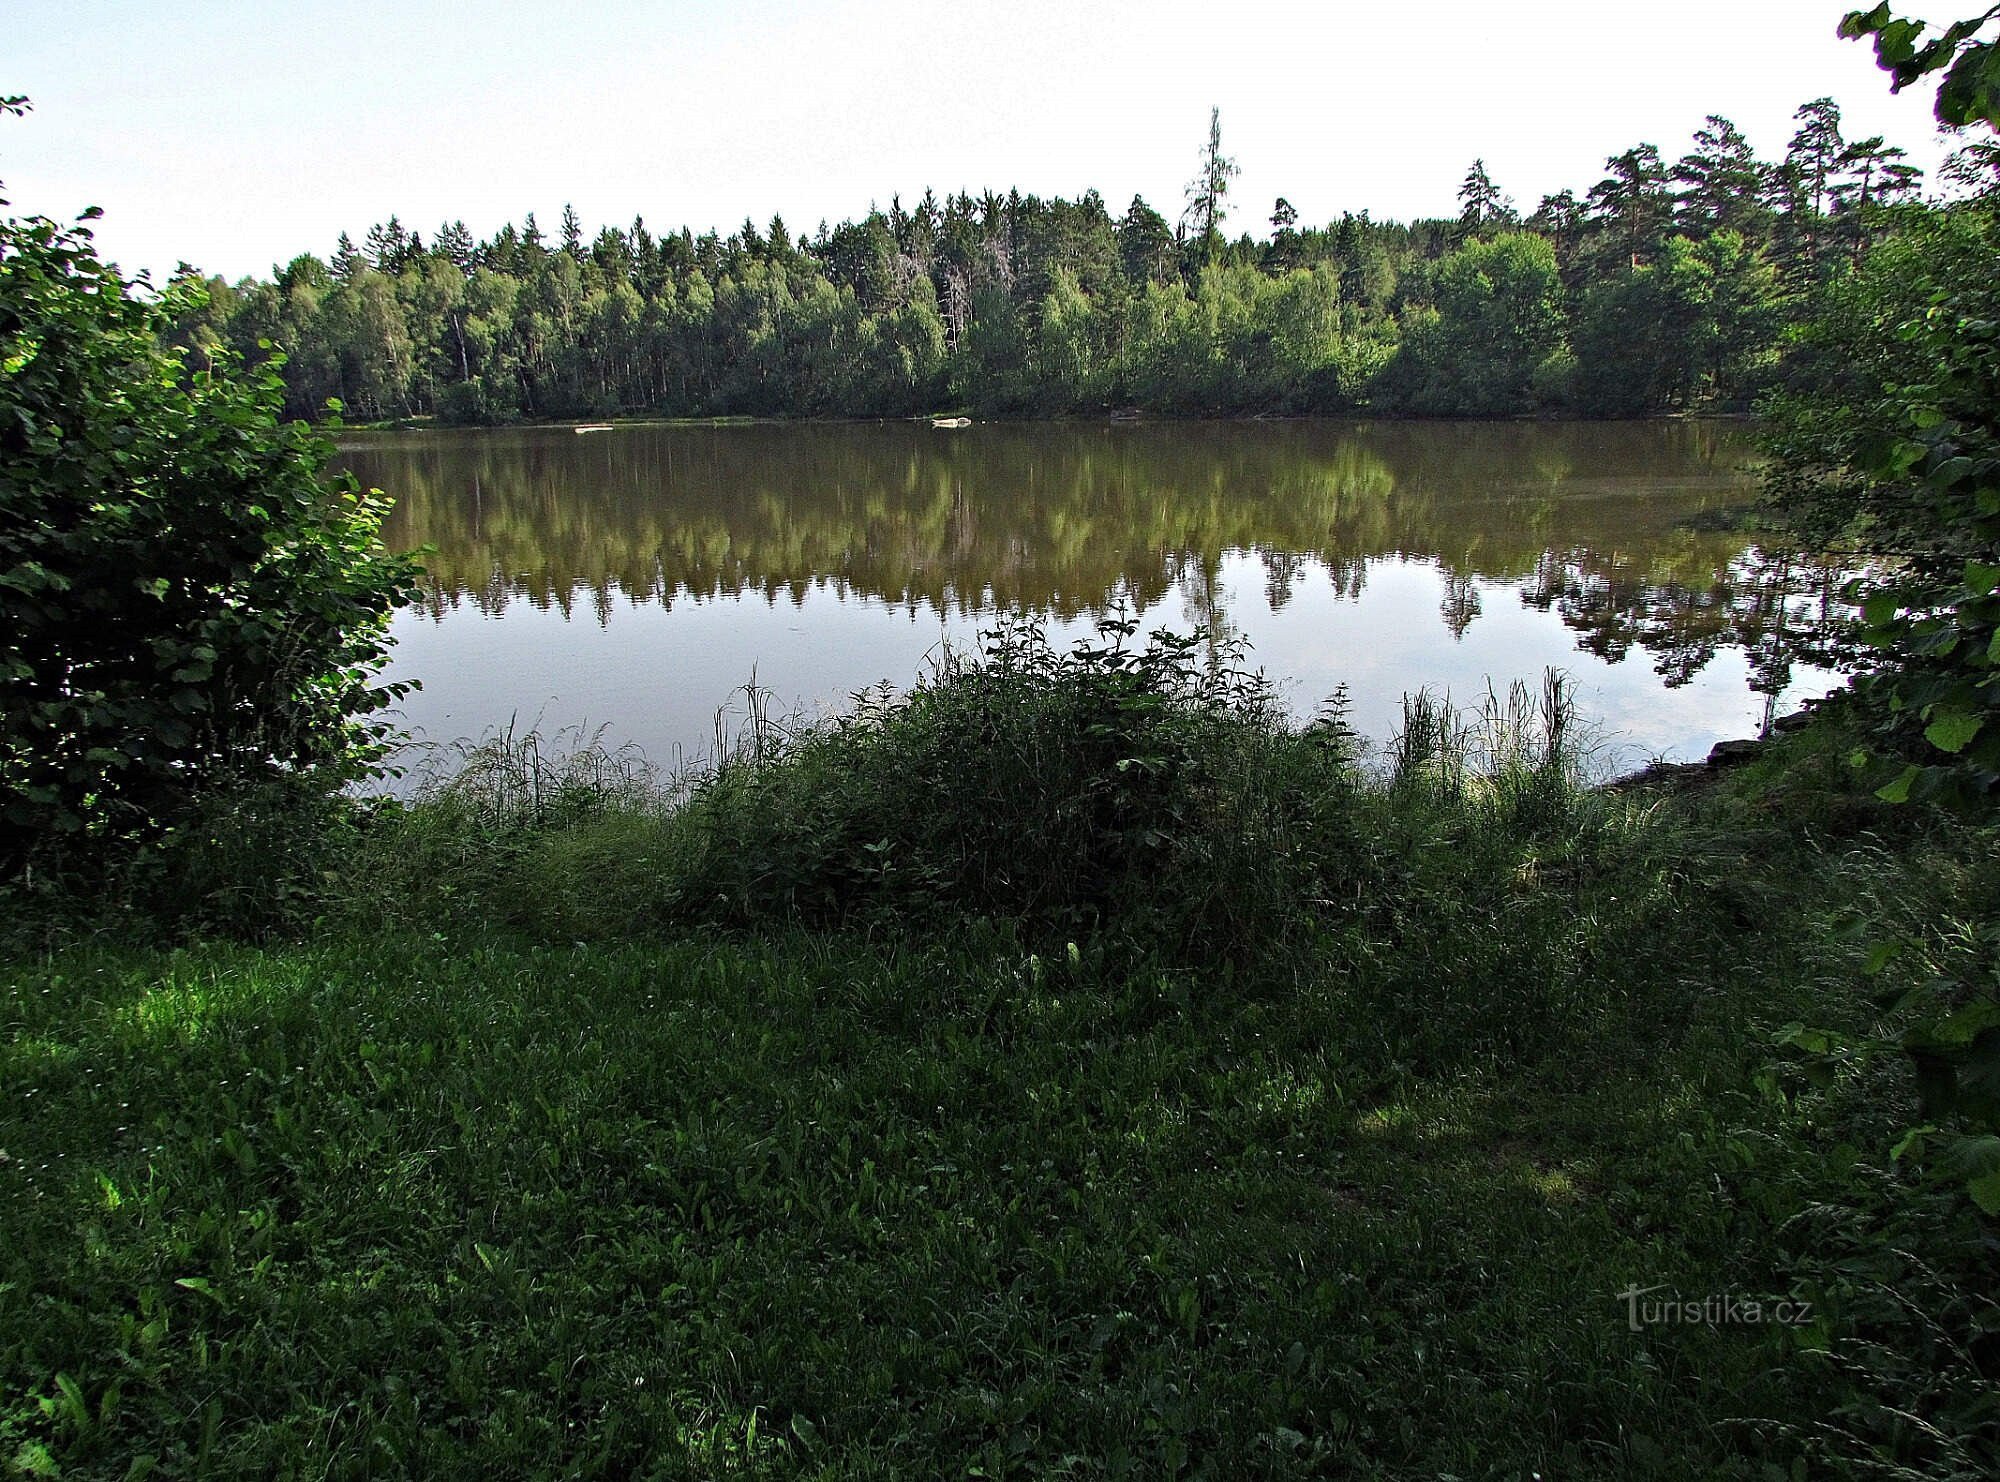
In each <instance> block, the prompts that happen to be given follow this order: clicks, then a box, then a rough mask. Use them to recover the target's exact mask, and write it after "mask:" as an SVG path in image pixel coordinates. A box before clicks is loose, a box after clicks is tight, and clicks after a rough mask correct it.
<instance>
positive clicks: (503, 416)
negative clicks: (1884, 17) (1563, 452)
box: [179, 99, 1991, 422]
mask: <svg viewBox="0 0 2000 1482" xmlns="http://www.w3.org/2000/svg"><path fill="white" fill-rule="evenodd" d="M1797 124H1798V128H1797V132H1796V133H1795V135H1794V136H1793V138H1792V140H1791V143H1790V146H1789V148H1788V149H1787V151H1786V153H1785V156H1784V158H1783V159H1782V160H1779V161H1775V162H1767V161H1764V160H1760V159H1759V158H1757V156H1756V154H1755V153H1754V151H1753V150H1752V149H1751V147H1750V144H1749V143H1748V141H1747V140H1746V139H1745V138H1744V137H1743V135H1742V133H1741V132H1740V131H1739V130H1738V129H1737V128H1736V127H1735V126H1734V125H1733V124H1731V123H1730V122H1729V121H1728V120H1727V119H1724V118H1720V117H1713V116H1711V117H1710V118H1709V119H1708V120H1707V122H1706V123H1705V124H1704V126H1703V128H1702V129H1701V130H1700V131H1699V132H1698V133H1697V134H1696V135H1695V136H1694V139H1693V143H1692V147H1691V149H1690V150H1689V152H1688V153H1687V154H1686V155H1685V156H1683V157H1682V158H1681V159H1679V160H1678V161H1675V162H1671V163H1670V162H1668V161H1667V159H1666V158H1665V157H1663V156H1662V155H1661V153H1660V151H1659V150H1658V149H1657V148H1656V147H1654V146H1653V145H1650V144H1642V145H1639V146H1637V147H1636V148H1633V149H1629V150H1626V151H1625V152H1624V153H1622V154H1618V155H1615V156H1612V157H1611V158H1610V159H1608V160H1607V161H1606V165H1605V176H1604V178H1603V179H1602V180H1600V181H1599V182H1597V183H1596V184H1595V185H1593V186H1591V187H1589V188H1588V189H1587V190H1586V191H1585V192H1584V193H1583V194H1582V195H1581V196H1578V195H1577V194H1576V193H1575V192H1573V191H1568V190H1565V191H1562V192H1560V193H1558V194H1556V195H1552V196H1549V197H1547V198H1545V199H1544V200H1543V201H1542V202H1541V203H1540V205H1539V206H1538V207H1537V208H1536V209H1535V211H1534V212H1533V213H1531V214H1529V215H1528V216H1526V217H1525V218H1523V217H1522V216H1520V215H1519V213H1518V212H1517V211H1516V210H1515V208H1514V205H1513V203H1512V202H1511V201H1510V200H1509V199H1508V198H1507V196H1506V195H1505V194H1504V193H1503V192H1502V191H1501V190H1500V189H1499V187H1498V186H1497V185H1496V184H1495V183H1494V182H1493V180H1492V179H1491V177H1490V176H1489V175H1488V173H1487V170H1486V167H1485V164H1484V163H1483V162H1475V164H1474V165H1473V167H1472V169H1471V170H1470V172H1469V173H1468V175H1467V177H1466V180H1465V184H1464V187H1463V189H1462V190H1461V192H1460V200H1461V202H1462V204H1463V211H1462V213H1461V215H1460V216H1459V217H1457V218H1456V219H1442V220H1419V221H1414V222H1410V223H1395V222H1385V221H1375V220H1373V219H1371V218H1370V217H1369V216H1368V214H1367V213H1365V212H1363V213H1361V214H1359V215H1354V214H1349V215H1345V216H1343V217H1342V218H1341V219H1340V220H1339V221H1337V222H1334V223H1331V224H1329V225H1327V226H1324V227H1317V228H1301V227H1300V226H1299V225H1298V213H1297V211H1296V210H1295V209H1294V208H1293V207H1292V206H1291V205H1290V203H1289V202H1287V201H1284V200H1282V199H1281V200H1279V201H1278V202H1277V203H1276V206H1275V208H1274V210H1273V212H1272V215H1271V231H1270V233H1269V235H1268V236H1267V237H1265V238H1264V239H1262V240H1257V239H1254V238H1253V237H1252V236H1251V235H1249V234H1247V233H1246V234H1243V235H1240V236H1238V237H1236V238H1234V239H1233V240H1232V239H1230V238H1229V237H1227V236H1226V235H1225V234H1224V233H1223V231H1222V229H1221V223H1222V222H1223V221H1224V219H1225V218H1226V216H1227V214H1228V206H1227V197H1228V192H1229V182H1230V180H1231V178H1232V177H1233V175H1234V173H1235V167H1234V164H1233V162H1232V161H1230V160H1229V159H1228V158H1227V157H1226V156H1224V155H1223V154H1222V152H1221V133H1220V120H1219V119H1212V120H1211V125H1210V131H1209V135H1208V139H1207V142H1206V145H1205V146H1204V148H1203V150H1202V153H1201V159H1200V169H1199V173H1198V174H1197V176H1196V178H1195V181H1194V182H1193V183H1192V184H1191V185H1190V186H1189V188H1188V200H1187V210H1186V212H1185V214H1184V215H1183V216H1182V218H1181V220H1180V222H1179V223H1178V224H1177V225H1174V224H1169V222H1168V221H1167V219H1166V218H1165V217H1164V216H1162V215H1161V214H1160V213H1159V212H1158V211H1156V210H1154V209H1153V208H1152V207H1151V206H1149V205H1147V203H1146V202H1145V201H1144V200H1142V199H1138V198H1134V200H1133V201H1132V202H1131V204H1130V206H1129V207H1127V208H1126V210H1125V211H1124V212H1123V213H1122V214H1117V215H1114V214H1113V213H1112V211H1111V210H1110V208H1109V207H1107V205H1106V204H1105V202H1104V201H1103V200H1102V199H1101V198H1100V197H1099V196H1098V195H1097V194H1096V193H1095V192H1089V193H1086V194H1085V195H1084V196H1083V197H1082V198H1080V199H1078V200H1075V201H1069V200H1062V199H1054V200H1043V199H1040V198H1037V197H1035V196H1026V195H1022V194H1020V193H1019V192H1015V193H1013V194H1010V195H1007V196H999V195H995V194H991V193H988V194H985V195H983V196H979V197H973V196H970V195H966V194H959V195H956V196H952V197H950V198H948V199H944V200H940V199H938V198H936V197H935V196H934V195H932V194H931V193H929V192H926V193H925V195H924V197H923V199H922V200H920V201H919V202H917V203H916V205H915V206H914V207H910V208H906V207H905V206H904V205H903V203H902V202H901V200H900V199H896V200H892V201H891V203H890V207H889V209H888V210H887V211H886V212H884V211H879V210H871V211H870V212H869V213H868V214H867V216H865V217H864V218H863V219H861V220H860V221H849V222H843V223H841V224H840V225H839V226H836V227H828V226H826V225H825V224H822V225H821V226H820V228H819V230H818V232H817V233H816V234H814V235H812V236H810V237H795V236H794V235H793V234H792V233H791V231H790V230H789V229H788V228H787V227H786V225H785V223H784V221H783V220H782V218H776V219H773V220H772V221H771V223H770V224H769V226H768V227H765V228H763V229H761V230H760V229H759V228H758V227H757V226H756V225H755V224H754V223H752V222H749V221H746V222H745V223H744V224H743V226H742V227H741V228H739V229H738V230H737V231H736V232H734V233H732V234H731V235H729V236H727V237H724V236H721V235H719V234H717V233H708V234H705V235H701V236H697V235H695V234H694V233H692V232H691V231H689V230H687V229H685V228H684V229H682V230H681V231H679V232H676V233H667V234H661V235H655V234H654V233H653V232H652V231H651V230H649V229H648V228H647V226H646V225H645V223H644V221H643V220H635V221H634V222H633V223H632V225H631V227H630V228H629V229H625V230H620V229H618V228H613V227H606V228H604V229H603V230H601V231H600V232H598V234H597V235H596V236H595V237H594V238H586V236H585V235H584V232H583V230H582V227H581V224H580V223H579V222H578V220H577V218H576V216H575V214H574V212H572V211H568V210H566V211H565V213H564V218H563V221H562V224H561V226H560V228H559V230H558V233H557V236H556V238H555V239H554V240H551V239H550V238H549V237H548V236H547V235H545V233H544V232H543V230H542V229H541V227H540V226H539V225H538V224H537V222H536V220H535V218H534V216H533V215H532V214H530V215H529V216H528V218H527V219H526V221H525V222H524V223H523V224H522V225H520V226H519V227H516V226H514V225H511V224H510V225H508V226H506V227H503V228H502V229H501V230H500V231H499V232H498V233H497V234H496V235H494V236H493V237H492V238H491V239H489V240H487V241H483V242H481V241H477V240H475V239H474V237H473V235H472V233H471V232H470V231H469V230H468V229H467V228H466V227H465V225H464V224H463V223H462V222H452V223H449V224H447V225H446V226H444V227H442V228H440V229H439V230H438V231H437V232H436V233H435V234H434V235H433V236H432V237H431V239H430V240H429V241H428V242H426V241H425V240H424V239H423V238H422V236H421V235H420V234H419V233H416V232H412V231H409V230H407V229H405V228H404V226H403V225H402V224H401V222H399V221H398V220H396V219H395V218H393V217H392V218H391V219H390V220H389V221H388V222H387V223H386V224H384V225H380V226H377V227H375V228H373V229H372V230H370V231H369V232H368V233H367V235H366V237H365V239H364V241H363V242H362V243H361V244H360V245H358V246H357V245H356V244H355V243H354V242H353V241H351V240H350V239H349V238H348V237H347V236H345V235H343V236H342V238H341V240H340V243H339V246H338V248H337V250H336V251H335V252H334V254H333V256H332V257H331V259H330V260H322V259H320V258H318V257H315V256H311V255H306V256H301V257H298V258H296V259H294V260H293V261H292V262H290V263H289V264H287V265H285V266H284V267H283V268H282V269H279V270H277V271H275V272H274V274H273V276H272V278H271V280H270V281H268V282H264V281H258V280H254V279H250V280H245V281H243V282H241V283H238V284H235V285H230V284H227V283H224V282H222V281H221V280H214V281H213V282H211V283H210V285H209V294H208V299H207V304H206V306H205V307H204V308H202V309H200V310H199V311H197V312H194V313H191V314H189V315H187V316H185V317H184V318H183V319H182V321H181V323H180V326H179V334H180V336H181V337H182V338H183V340H184V342H185V343H186V344H188V345H189V346H190V347H191V348H192V349H194V350H195V351H196V352H197V354H198V355H199V354H201V353H213V352H214V351H215V350H216V349H218V348H221V347H228V348H231V349H233V350H235V351H236V352H238V353H240V354H241V355H242V356H243V357H244V358H245V359H246V360H248V361H250V362H252V363H255V362H256V361H258V360H259V359H260V358H263V357H265V356H268V355H270V354H271V353H273V350H274V349H275V350H277V351H282V353H283V355H284V357H285V364H284V377H285V384H286V388H287V393H288V397H289V402H290V409H291V410H292V411H293V412H295V413H297V414H299V415H304V416H312V415H316V414H317V413H319V412H320V411H321V410H322V409H323V408H324V407H325V405H326V403H327V402H328V400H329V399H337V400H338V401H340V402H341V403H342V404H343V405H344V406H345V408H346V409H347V413H348V415H349V416H351V417H358V418H363V419H375V418H390V417H406V416H415V415H424V414H433V415H436V416H438V417H440V418H442V419H444V420H447V421H455V422H494V421H509V420H514V419H518V418H534V417H576V416H600V415H606V414H611V413H616V412H641V411H643V412H650V413H658V414H666V415H702V416H707V415H729V414H747V415H805V416H814V415H866V416H896V415H907V414H912V413H917V412H922V411H927V410H932V409H935V408H939V407H944V406H963V407H967V408H970V409H973V410H976V411H978V412H981V413H983V414H987V415H1059V414H1066V413H1087V412H1094V411H1103V410H1105V409H1112V408H1119V407H1138V408H1143V409H1145V410H1148V411H1152V412H1159V413H1166V414H1243V413H1256V412H1280V413H1281V412H1334V411H1343V410H1348V409H1351V408H1355V407H1358V406H1362V405H1366V406H1369V407H1371V408H1374V409H1376V410H1379V411H1386V412H1405V413H1416V414H1439V415H1449V414H1458V415H1518V414H1525V413H1534V412H1539V411H1576V412H1582V413H1586V414H1622V413H1643V412H1655V411H1663V410H1669V409H1678V408H1690V407H1701V406H1717V407H1734V406H1743V405H1747V403H1748V401H1749V399H1750V398H1751V397H1752V396H1754V395H1755V394H1756V393H1757V392H1758V391H1760V390H1761V389H1762V388H1763V387H1764V386H1765V385H1766V384H1767V383H1768V382H1769V381H1770V379H1771V378H1772V376H1773V374H1774V371H1775V367H1776V365H1777V363H1778V360H1779V353H1780V347H1781V346H1782V345H1783V344H1784V343H1785V342H1786V339H1787V336H1788V333H1789V332H1790V331H1791V330H1792V329H1793V328H1794V327H1795V326H1797V325H1799V324H1802V323H1804V322H1806V321H1807V320H1808V319H1809V318H1810V317H1811V314H1812V312H1813V306H1814V305H1815V304H1816V302H1817V301H1818V299H1819V297H1820V295H1821V294H1822V293H1823V292H1824V291H1825V289H1826V288H1827V286H1828V285H1829V284H1831V283H1833V282H1835V281H1837V280H1838V279H1839V278H1841V277H1842V276H1843V275H1844V274H1846V273H1849V272H1851V271H1852V269H1853V267H1854V265H1855V264H1856V263H1857V262H1858V261H1860V260H1861V259H1862V258H1863V257H1864V256H1865V255H1866V253H1867V252H1868V250H1869V249H1870V247H1871V246H1872V245H1873V244H1874V243H1875V242H1876V241H1877V240H1879V239H1880V238H1881V237H1882V236H1884V235H1885V234H1893V233H1894V232H1895V231H1896V230H1897V229H1898V222H1899V221H1901V220H1904V219H1906V218H1908V217H1910V216H1911V215H1913V214H1915V215H1922V214H1927V213H1928V212H1929V211H1930V209H1931V208H1929V207H1925V206H1923V205H1921V204H1917V203H1916V202H1917V197H1918V192H1919V189H1920V185H1921V181H1920V176H1919V172H1918V171H1916V170H1915V169H1914V168H1913V167H1911V166H1910V165H1909V164H1908V163H1907V162H1906V161H1905V159H1904V156H1903V152H1902V151H1901V150H1899V149H1896V148H1893V147H1891V146H1889V145H1886V144H1885V143H1884V142H1883V141H1882V140H1881V139H1880V138H1870V139H1861V140H1850V139H1848V138H1846V137H1845V136H1844V135H1843V133H1842V130H1841V121H1840V115H1839V110H1838V108H1837V107H1836V106H1835V105H1834V104H1833V103H1832V102H1831V101H1830V100H1828V99H1819V100H1817V101H1815V102H1812V103H1809V104H1807V105H1806V106H1805V107H1803V108H1801V109H1800V110H1799V111H1798V115H1797ZM1954 168H1955V170H1956V172H1957V174H1958V175H1959V176H1963V177H1973V176H1977V177H1981V178H1985V177H1988V176H1990V174H1991V161H1990V160H1987V159H1984V158H1982V157H1979V156H1977V155H1976V154H1970V155H1967V156H1965V157H1962V158H1961V159H1960V160H1959V161H1958V163H1957V165H1956V166H1955V167H1954ZM183 274H184V275H185V276H190V277H191V276H193V275H192V272H191V270H186V269H184V270H183Z"/></svg>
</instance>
